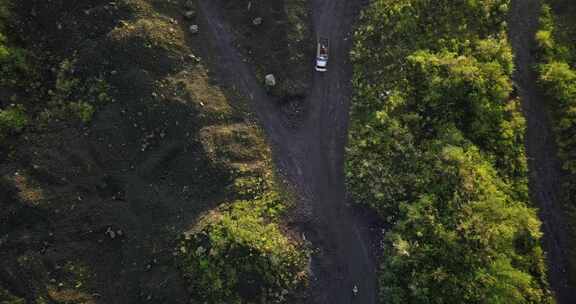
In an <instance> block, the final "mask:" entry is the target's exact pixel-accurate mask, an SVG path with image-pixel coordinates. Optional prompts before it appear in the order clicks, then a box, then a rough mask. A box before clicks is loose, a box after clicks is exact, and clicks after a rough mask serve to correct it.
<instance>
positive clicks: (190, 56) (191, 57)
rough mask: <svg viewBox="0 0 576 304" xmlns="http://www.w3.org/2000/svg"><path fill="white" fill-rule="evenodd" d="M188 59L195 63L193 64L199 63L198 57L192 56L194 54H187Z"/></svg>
mask: <svg viewBox="0 0 576 304" xmlns="http://www.w3.org/2000/svg"><path fill="white" fill-rule="evenodd" d="M188 58H190V59H191V60H193V61H195V62H200V57H198V56H196V55H194V54H189V55H188Z"/></svg>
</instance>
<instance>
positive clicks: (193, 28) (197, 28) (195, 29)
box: [190, 24, 200, 34]
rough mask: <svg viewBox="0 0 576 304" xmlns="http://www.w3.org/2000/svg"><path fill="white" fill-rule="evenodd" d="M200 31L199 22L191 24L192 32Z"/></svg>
mask: <svg viewBox="0 0 576 304" xmlns="http://www.w3.org/2000/svg"><path fill="white" fill-rule="evenodd" d="M198 32H200V28H199V27H198V24H192V25H191V26H190V33H192V34H198Z"/></svg>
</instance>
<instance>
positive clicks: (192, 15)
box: [184, 10, 196, 20]
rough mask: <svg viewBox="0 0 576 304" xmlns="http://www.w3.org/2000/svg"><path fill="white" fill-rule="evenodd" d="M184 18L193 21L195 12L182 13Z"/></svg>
mask: <svg viewBox="0 0 576 304" xmlns="http://www.w3.org/2000/svg"><path fill="white" fill-rule="evenodd" d="M184 18H186V19H188V20H193V19H194V18H196V11H192V10H190V11H185V12H184Z"/></svg>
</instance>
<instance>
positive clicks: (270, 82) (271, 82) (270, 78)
mask: <svg viewBox="0 0 576 304" xmlns="http://www.w3.org/2000/svg"><path fill="white" fill-rule="evenodd" d="M264 81H265V83H266V86H269V87H274V86H276V77H274V75H273V74H268V75H266V77H265V78H264Z"/></svg>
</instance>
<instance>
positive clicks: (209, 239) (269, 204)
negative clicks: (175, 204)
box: [179, 177, 307, 304]
mask: <svg viewBox="0 0 576 304" xmlns="http://www.w3.org/2000/svg"><path fill="white" fill-rule="evenodd" d="M234 187H235V190H236V191H237V194H238V196H239V198H240V199H239V200H237V201H234V202H232V203H230V204H223V205H222V206H221V207H220V208H218V209H217V210H213V211H211V212H210V213H209V214H207V215H205V216H204V217H203V218H202V219H201V220H200V222H199V223H198V224H197V225H196V227H194V229H193V230H192V231H190V232H189V233H187V234H186V235H185V237H184V239H183V240H182V241H181V244H180V248H179V255H180V260H179V261H180V262H179V263H180V265H181V268H182V271H183V273H184V276H185V277H186V278H187V279H188V281H189V282H190V284H191V288H192V294H193V296H194V297H195V298H196V299H197V300H200V301H205V302H208V303H234V304H236V303H238V304H240V303H288V302H287V300H288V296H289V295H291V294H292V293H293V291H294V290H296V289H298V288H301V287H303V286H304V284H305V282H306V280H305V279H306V272H305V266H306V260H307V253H306V251H305V250H303V248H302V246H300V245H298V244H295V243H294V242H293V241H292V240H290V239H288V238H287V237H286V236H285V235H284V234H283V233H282V230H281V228H280V226H279V225H278V223H279V221H280V216H281V215H282V214H284V212H285V211H286V208H287V204H286V201H285V199H284V198H283V197H282V196H281V195H280V194H279V192H278V191H277V190H275V189H274V187H275V186H274V185H273V181H272V180H270V179H262V178H258V177H243V178H239V179H238V180H237V181H236V182H235V186H234Z"/></svg>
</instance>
